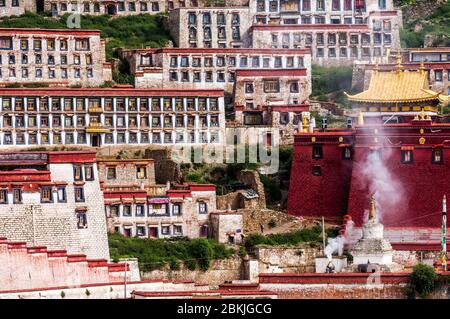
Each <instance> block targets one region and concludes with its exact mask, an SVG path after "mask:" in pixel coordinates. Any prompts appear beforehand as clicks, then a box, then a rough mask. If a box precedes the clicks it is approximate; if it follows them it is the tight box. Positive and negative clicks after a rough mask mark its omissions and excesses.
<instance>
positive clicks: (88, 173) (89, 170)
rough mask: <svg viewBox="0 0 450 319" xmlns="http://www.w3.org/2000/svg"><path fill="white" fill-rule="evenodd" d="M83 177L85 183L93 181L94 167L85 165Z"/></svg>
mask: <svg viewBox="0 0 450 319" xmlns="http://www.w3.org/2000/svg"><path fill="white" fill-rule="evenodd" d="M84 176H85V178H86V180H87V181H93V180H94V167H93V166H92V165H86V166H85V167H84Z"/></svg>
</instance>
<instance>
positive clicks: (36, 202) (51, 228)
mask: <svg viewBox="0 0 450 319" xmlns="http://www.w3.org/2000/svg"><path fill="white" fill-rule="evenodd" d="M49 166H50V171H51V174H52V179H53V180H55V181H67V182H68V185H67V187H66V198H67V202H66V203H58V202H57V201H56V200H54V202H53V203H41V201H40V193H39V192H35V193H24V194H23V204H6V205H1V207H0V236H4V237H7V238H8V240H11V241H25V242H27V244H29V245H33V246H47V247H48V248H49V249H65V250H67V252H68V253H69V254H86V255H87V256H88V258H105V259H109V249H108V240H107V235H106V220H105V213H104V202H103V194H102V192H101V190H100V185H99V182H98V173H97V168H96V165H94V174H95V175H94V176H95V180H94V181H86V182H85V183H84V185H83V187H84V196H85V202H82V203H77V202H75V201H74V198H75V195H74V187H73V182H74V179H73V166H72V164H50V165H49ZM53 196H54V197H55V196H56V195H55V194H54V195H53ZM10 197H11V198H10V200H9V201H8V203H12V202H13V200H12V194H10ZM77 207H86V208H87V212H86V215H87V225H88V227H87V228H82V229H78V225H77V215H76V213H75V209H76V208H77Z"/></svg>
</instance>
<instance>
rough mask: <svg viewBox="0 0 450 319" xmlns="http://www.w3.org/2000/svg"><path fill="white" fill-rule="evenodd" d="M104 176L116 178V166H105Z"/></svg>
mask: <svg viewBox="0 0 450 319" xmlns="http://www.w3.org/2000/svg"><path fill="white" fill-rule="evenodd" d="M106 178H107V179H116V168H115V167H108V168H107V173H106Z"/></svg>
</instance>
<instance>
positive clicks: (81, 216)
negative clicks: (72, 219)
mask: <svg viewBox="0 0 450 319" xmlns="http://www.w3.org/2000/svg"><path fill="white" fill-rule="evenodd" d="M77 227H78V228H79V229H84V228H87V215H86V212H78V213H77Z"/></svg>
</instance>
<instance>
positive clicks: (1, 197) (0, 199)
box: [0, 189, 8, 204]
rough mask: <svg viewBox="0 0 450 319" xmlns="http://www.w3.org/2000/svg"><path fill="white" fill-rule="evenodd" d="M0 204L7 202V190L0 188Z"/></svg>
mask: <svg viewBox="0 0 450 319" xmlns="http://www.w3.org/2000/svg"><path fill="white" fill-rule="evenodd" d="M0 204H8V190H7V189H1V190H0Z"/></svg>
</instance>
